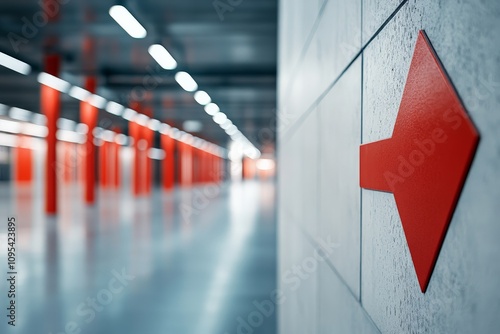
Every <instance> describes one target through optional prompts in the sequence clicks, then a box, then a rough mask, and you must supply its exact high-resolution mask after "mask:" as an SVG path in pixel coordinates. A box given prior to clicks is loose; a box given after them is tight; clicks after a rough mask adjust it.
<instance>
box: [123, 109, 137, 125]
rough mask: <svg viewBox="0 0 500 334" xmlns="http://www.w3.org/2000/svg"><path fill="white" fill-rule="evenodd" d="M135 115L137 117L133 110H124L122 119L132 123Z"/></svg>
mask: <svg viewBox="0 0 500 334" xmlns="http://www.w3.org/2000/svg"><path fill="white" fill-rule="evenodd" d="M135 115H137V112H136V111H135V110H132V109H130V108H126V109H125V111H124V112H123V116H122V117H123V118H125V119H126V120H127V121H130V122H132V121H133V120H134V118H135Z"/></svg>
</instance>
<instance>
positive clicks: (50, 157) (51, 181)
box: [40, 55, 61, 214]
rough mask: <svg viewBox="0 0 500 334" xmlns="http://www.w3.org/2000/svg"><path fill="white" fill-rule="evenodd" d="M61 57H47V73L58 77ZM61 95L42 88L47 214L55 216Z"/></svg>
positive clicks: (45, 87) (41, 102)
mask: <svg viewBox="0 0 500 334" xmlns="http://www.w3.org/2000/svg"><path fill="white" fill-rule="evenodd" d="M60 63H61V60H60V57H59V56H57V55H49V56H46V57H45V64H44V65H45V66H44V67H45V72H47V73H49V74H52V75H55V76H58V75H59V68H60ZM59 95H60V93H59V92H58V91H57V90H55V89H53V88H51V87H48V86H45V85H42V86H41V88H40V104H41V110H42V113H43V114H44V115H45V116H46V117H47V130H48V133H47V160H46V166H45V212H47V213H49V214H55V213H56V212H57V176H56V164H57V160H56V157H57V153H56V143H57V139H56V132H57V125H56V123H57V119H58V118H59V110H60V107H61V101H60V99H59Z"/></svg>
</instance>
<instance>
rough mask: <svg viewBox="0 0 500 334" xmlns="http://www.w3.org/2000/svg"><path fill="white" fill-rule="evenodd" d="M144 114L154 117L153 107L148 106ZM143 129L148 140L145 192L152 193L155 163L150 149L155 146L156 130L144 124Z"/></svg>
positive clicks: (145, 154) (145, 155)
mask: <svg viewBox="0 0 500 334" xmlns="http://www.w3.org/2000/svg"><path fill="white" fill-rule="evenodd" d="M144 114H145V115H146V116H148V117H153V109H152V108H151V107H148V108H145V109H144ZM142 131H143V137H144V139H145V140H146V143H147V147H146V151H145V153H144V158H143V159H144V160H145V166H146V170H145V173H144V178H145V180H144V193H146V194H150V193H151V184H152V181H153V180H152V176H153V173H152V168H153V164H152V161H151V158H150V157H149V156H148V151H149V149H150V148H152V147H153V144H154V143H153V142H154V135H155V133H154V131H153V130H151V129H150V128H149V127H147V126H143V127H142Z"/></svg>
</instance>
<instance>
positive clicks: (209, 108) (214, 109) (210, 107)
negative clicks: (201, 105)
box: [205, 103, 220, 116]
mask: <svg viewBox="0 0 500 334" xmlns="http://www.w3.org/2000/svg"><path fill="white" fill-rule="evenodd" d="M219 111H220V108H219V106H218V105H216V104H215V103H209V104H207V105H206V106H205V112H206V113H207V114H209V115H210V116H213V115H215V114H217V113H218V112H219Z"/></svg>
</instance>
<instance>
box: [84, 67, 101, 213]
mask: <svg viewBox="0 0 500 334" xmlns="http://www.w3.org/2000/svg"><path fill="white" fill-rule="evenodd" d="M85 89H87V90H88V91H89V92H91V93H94V92H95V89H96V79H95V78H93V77H89V78H87V80H86V82H85ZM97 116H98V111H97V108H96V107H94V106H92V105H91V104H89V103H87V102H81V103H80V119H81V121H82V123H84V124H85V125H87V127H88V129H89V131H88V132H87V141H86V142H85V156H84V161H85V202H87V203H88V204H93V203H94V201H95V145H94V134H93V131H94V128H95V127H96V126H97Z"/></svg>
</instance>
